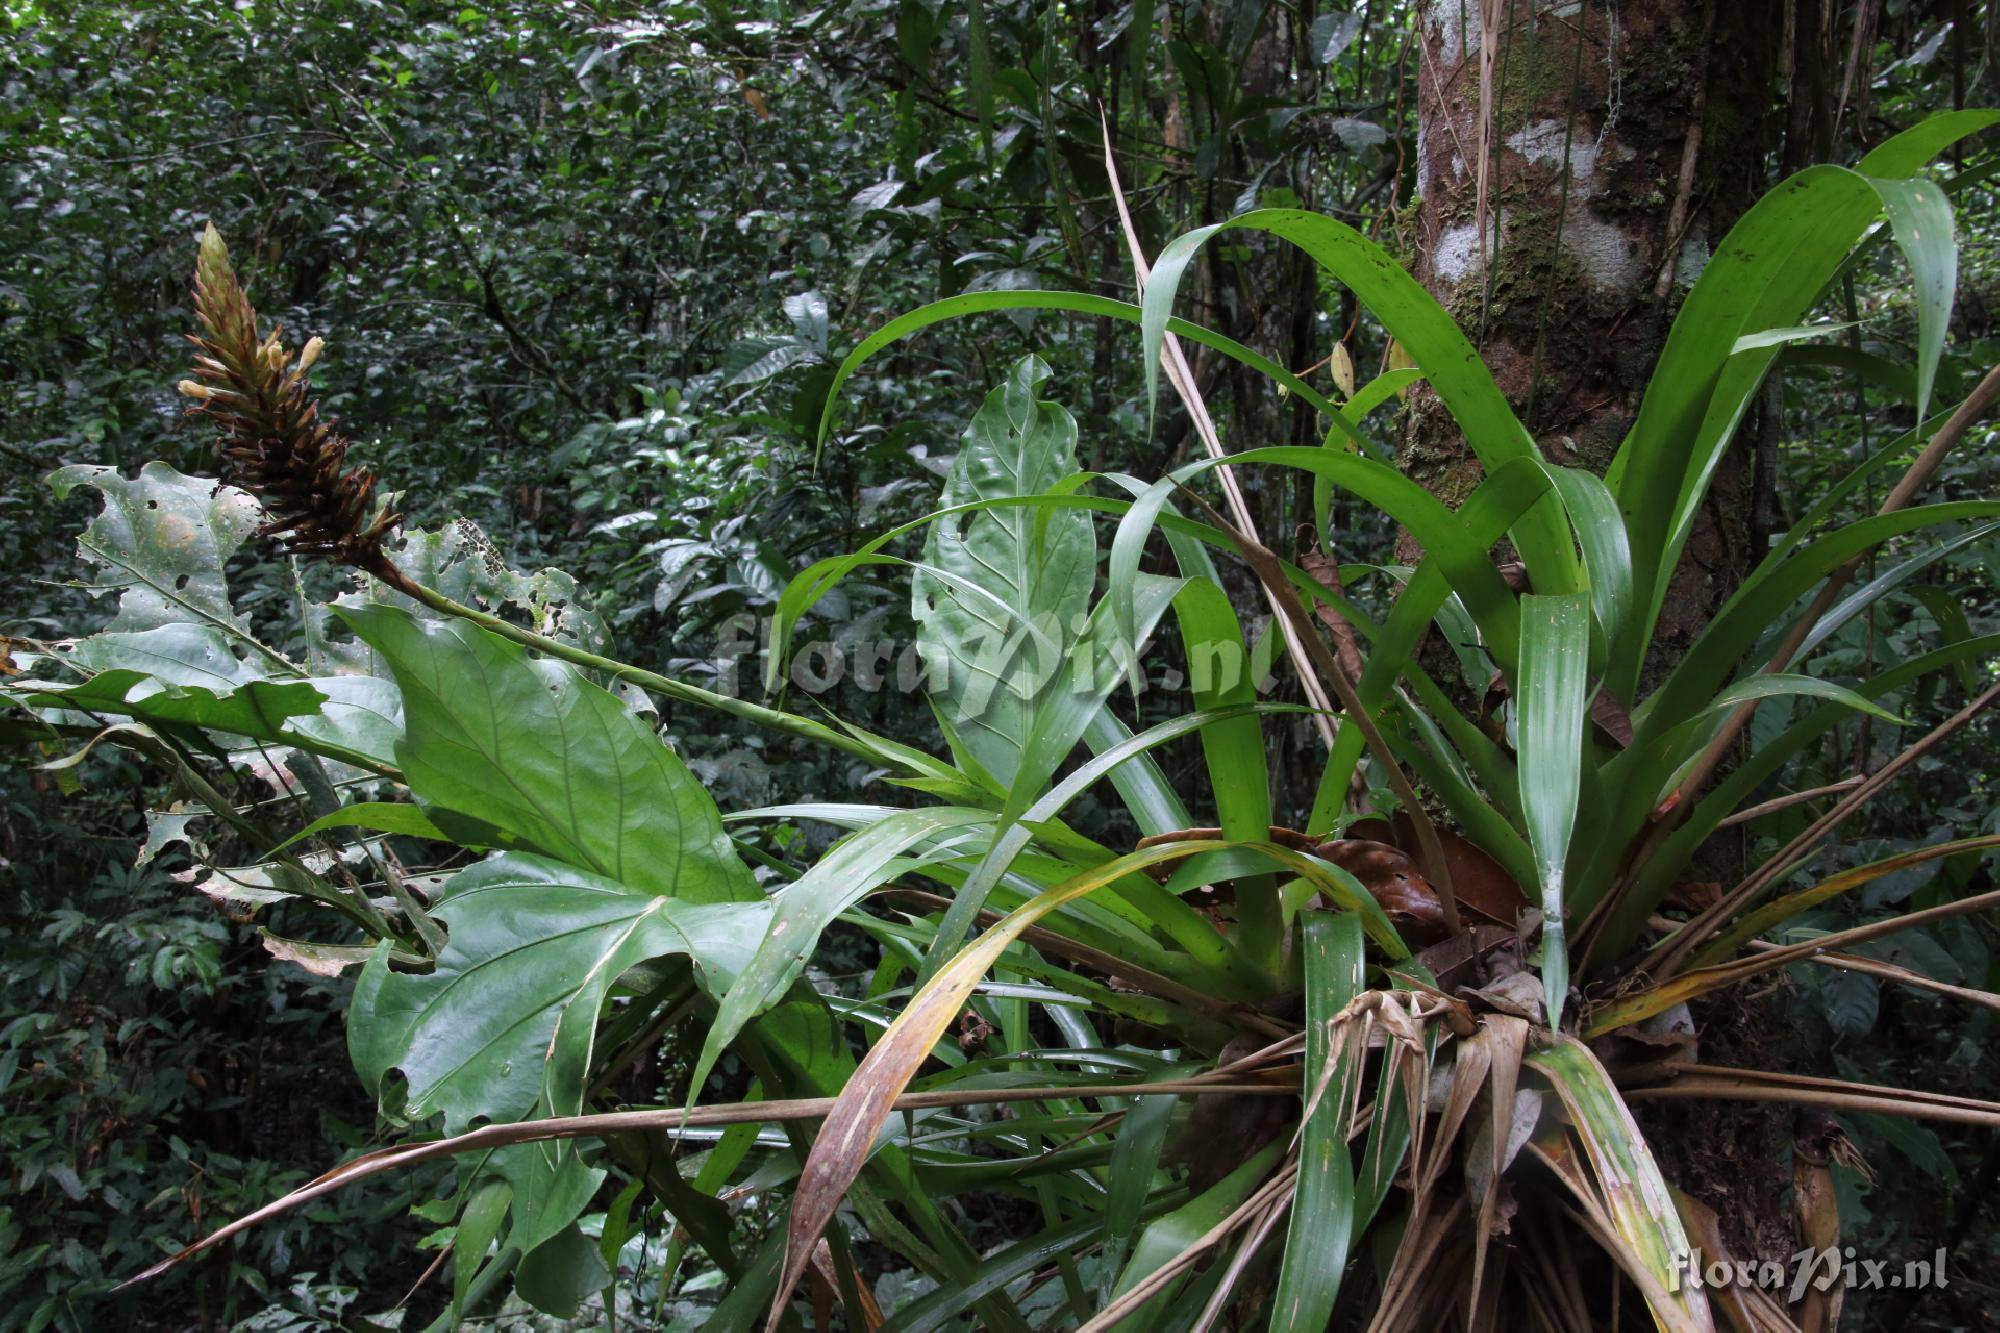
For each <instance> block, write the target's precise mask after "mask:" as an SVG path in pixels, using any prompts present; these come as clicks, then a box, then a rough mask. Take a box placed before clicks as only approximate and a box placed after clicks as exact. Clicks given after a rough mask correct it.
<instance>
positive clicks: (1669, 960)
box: [1645, 684, 2000, 976]
mask: <svg viewBox="0 0 2000 1333" xmlns="http://www.w3.org/2000/svg"><path fill="white" fill-rule="evenodd" d="M1995 699H2000V684H1995V685H1993V686H1992V687H1991V688H1989V689H1988V690H1987V691H1986V692H1985V693H1984V694H1982V695H1980V696H1979V697H1978V698H1976V699H1974V700H1973V701H1972V702H1971V703H1969V704H1967V705H1966V706H1965V707H1964V708H1961V709H1960V710H1959V711H1958V712H1956V713H1954V714H1952V715H1951V716H1950V717H1948V718H1946V719H1945V720H1944V721H1943V722H1940V723H1939V724H1938V725H1937V726H1936V727H1934V728H1933V729H1932V730H1931V732H1930V734H1929V735H1927V736H1925V737H1924V738H1923V739H1921V740H1919V741H1917V742H1915V743H1914V744H1912V745H1910V746H1909V747H1908V748H1906V749H1905V750H1904V751H1903V752H1902V753H1901V754H1899V755H1897V756H1896V757H1895V758H1894V759H1891V760H1890V761H1889V762H1888V763H1886V764H1884V765H1882V767H1881V768H1879V769H1877V770H1875V772H1873V773H1871V774H1869V775H1868V777H1867V778H1866V779H1864V780H1863V781H1861V782H1859V783H1857V784H1856V785H1855V787H1854V789H1853V790H1852V791H1850V792H1848V793H1847V795H1845V796H1843V797H1842V798H1841V799H1840V800H1838V801H1836V802H1835V803H1834V805H1833V808H1832V809H1830V810H1828V811H1827V812H1826V813H1825V814H1823V815H1821V816H1820V817H1819V818H1818V819H1815V820H1814V821H1813V822H1812V823H1811V824H1808V825H1807V826H1806V828H1805V830H1804V831H1803V832H1801V833H1800V834H1799V835H1798V836H1797V837H1796V838H1793V839H1792V840H1791V841H1790V842H1789V843H1787V844H1786V845H1785V846H1784V847H1783V848H1781V849H1780V850H1779V851H1778V852H1776V853H1775V854H1774V855H1772V856H1771V857H1770V858H1769V859H1767V860H1766V861H1765V862H1764V863H1763V864H1762V865H1760V866H1758V867H1757V868H1756V869H1755V870H1753V871H1751V872H1750V873H1749V874H1748V875H1746V876H1744V878H1743V880H1742V881H1741V882H1740V883H1738V884H1737V885H1736V887H1735V888H1733V889H1731V890H1729V892H1727V893H1725V894H1723V895H1722V896H1721V897H1720V898H1717V899H1716V900H1715V901H1714V902H1713V903H1711V904H1709V905H1708V906H1707V907H1706V908H1704V909H1703V910H1702V912H1701V913H1700V915H1698V916H1696V917H1695V918H1694V919H1693V920H1691V921H1689V922H1688V924H1687V927H1686V929H1684V930H1681V931H1679V932H1678V933H1676V934H1674V935H1673V936H1671V937H1669V938H1668V939H1667V940H1665V941H1663V942H1662V943H1660V944H1659V945H1657V946H1655V947H1654V949H1653V951H1652V953H1651V954H1650V955H1648V960H1647V963H1646V964H1645V968H1646V970H1647V971H1649V972H1651V973H1653V974H1655V975H1660V976H1670V975H1672V974H1673V973H1674V972H1676V971H1678V970H1679V969H1680V968H1681V967H1682V966H1683V965H1684V964H1685V963H1686V962H1687V959H1688V956H1689V955H1690V954H1691V953H1693V952H1694V950H1695V949H1696V948H1697V947H1698V946H1699V945H1700V944H1701V943H1702V942H1703V941H1704V940H1706V939H1707V938H1708V937H1709V936H1710V935H1712V934H1714V933H1715V931H1716V930H1718V929H1719V928H1720V927H1721V926H1722V924H1723V923H1724V922H1725V921H1728V920H1729V919H1730V918H1731V917H1733V916H1735V915H1736V914H1737V913H1739V912H1741V911H1742V910H1743V909H1745V908H1746V907H1748V906H1749V905H1750V904H1751V903H1752V902H1754V901H1756V899H1757V896H1758V895H1759V894H1761V893H1762V892H1763V891H1764V890H1765V889H1767V888H1769V887H1770V886H1771V885H1773V884H1775V883H1777V882H1778V881H1779V880H1780V879H1783V878H1784V877H1785V876H1786V875H1789V874H1790V873H1791V872H1792V871H1794V870H1796V869H1797V868H1798V866H1799V865H1800V863H1801V859H1802V858H1803V857H1804V856H1805V854H1806V853H1807V852H1808V851H1810V850H1811V849H1812V848H1813V847H1814V846H1815V845H1817V844H1818V843H1819V841H1820V839H1822V838H1824V837H1826V835H1827V834H1829V833H1831V832H1833V831H1834V830H1835V829H1836V828H1838V827H1840V825H1841V824H1842V823H1844V822H1845V821H1846V820H1847V818H1848V816H1850V815H1852V814H1853V813H1854V812H1855V811H1856V810H1859V809H1860V808H1861V807H1862V806H1863V805H1865V804H1867V803H1868V801H1870V800H1871V799H1873V797H1874V796H1875V794H1876V793H1877V792H1879V791H1881V790H1882V789H1883V788H1884V787H1886V786H1888V785H1889V784H1890V783H1891V782H1893V781H1895V780H1896V778H1897V777H1899V776H1901V774H1902V773H1903V771H1904V770H1905V769H1907V768H1910V767H1911V766H1912V765H1914V764H1915V763H1916V762H1917V760H1919V759H1921V758H1922V757H1923V756H1924V755H1926V754H1928V753H1929V752H1930V751H1932V750H1933V749H1935V748H1937V747H1938V746H1939V745H1941V744H1942V743H1943V742H1944V741H1945V740H1946V739H1947V738H1949V737H1950V736H1951V735H1952V734H1953V733H1955V732H1957V731H1958V730H1959V729H1960V728H1962V727H1964V726H1965V724H1966V723H1968V722H1970V721H1972V719H1973V718H1975V717H1977V716H1979V714H1980V713H1982V712H1984V711H1985V710H1986V709H1987V708H1988V707H1989V706H1990V705H1991V704H1992V703H1993V701H1994V700H1995Z"/></svg>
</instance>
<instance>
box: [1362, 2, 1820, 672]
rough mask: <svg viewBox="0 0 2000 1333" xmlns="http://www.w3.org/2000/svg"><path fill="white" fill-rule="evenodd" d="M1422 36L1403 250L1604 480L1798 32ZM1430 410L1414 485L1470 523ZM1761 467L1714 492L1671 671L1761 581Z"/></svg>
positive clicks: (1453, 463) (1547, 437) (1652, 5)
mask: <svg viewBox="0 0 2000 1333" xmlns="http://www.w3.org/2000/svg"><path fill="white" fill-rule="evenodd" d="M1482 8H1483V9H1484V10H1485V11H1486V12H1485V16H1484V17H1482ZM1767 10H1768V12H1767ZM1420 25H1421V26H1420V31H1419V33H1418V44H1419V47H1420V50H1419V51H1418V53H1417V54H1418V59H1417V61H1416V66H1417V67H1416V69H1415V71H1414V76H1415V79H1416V85H1417V108H1418V124H1419V133H1418V141H1417V162H1416V174H1417V181H1416V190H1417V194H1416V198H1415V199H1414V201H1413V204H1412V206H1411V208H1409V209H1408V210H1406V211H1405V213H1404V214H1403V215H1402V217H1401V218H1400V219H1399V224H1400V230H1401V233H1402V234H1401V236H1400V238H1399V239H1400V241H1401V244H1402V245H1403V247H1404V249H1405V251H1406V252H1407V253H1410V254H1412V255H1413V256H1414V259H1415V271H1416V275H1417V278H1418V279H1419V281H1421V282H1423V283H1424V284H1425V286H1427V287H1428V288H1429V289H1430V291H1431V292H1432V294H1433V295H1435V296H1436V297H1437V298H1438V299H1439V300H1440V301H1441V302H1443V303H1444V304H1445V306H1446V307H1447V308H1448V309H1450V310H1451V311H1452V312H1453V313H1454V314H1455V315H1456V316H1457V317H1458V321H1459V323H1460V325H1461V327H1463V328H1464V329H1465V331H1466V333H1467V335H1468V336H1469V337H1470V338H1471V339H1472V340H1473V341H1474V343H1475V344H1476V345H1477V346H1478V347H1479V350H1480V353H1481V355H1482V356H1483V357H1484V358H1485V360H1486V363H1487V364H1488V365H1489V366H1490V367H1491V368H1492V370H1493V374H1494V377H1495V378H1496V379H1497V380H1498V381H1499V384H1500V387H1501V388H1502V389H1503V390H1504V391H1505V392H1506V394H1507V395H1508V397H1509V399H1511V400H1512V402H1513V404H1514V407H1515V410H1516V412H1518V413H1519V414H1520V416H1521V419H1522V421H1523V422H1525V423H1526V425H1527V427H1528V429H1529V430H1530V431H1531V432H1533V433H1534V435H1535V436H1536V438H1537V439H1538V440H1539V441H1540V442H1541V444H1542V447H1543V449H1544V450H1545V452H1546V453H1547V454H1548V456H1549V457H1550V458H1551V459H1553V460H1555V461H1556V462H1559V463H1564V464H1568V465H1571V466H1579V467H1587V468H1590V469H1591V470H1593V471H1596V472H1602V471H1603V470H1604V468H1605V467H1606V465H1607V464H1609V463H1610V461H1611V457H1612V454H1613V453H1614V452H1615V451H1616V449H1617V447H1618V443H1619V441H1620V440H1621V439H1622V438H1623V437H1624V435H1625V432H1626V429H1627V428H1628V427H1629V426H1630V424H1631V421H1632V418H1633V416H1634V414H1635V413H1636V412H1637V411H1638V407H1639V401H1640V397H1641V395H1642V393H1643V391H1644V388H1645V384H1646V380H1647V377H1648V375H1649V374H1650V373H1651V370H1652V368H1653V365H1654V362H1655V361H1656V360H1657V359H1658V357H1659V352H1660V347H1661V344H1662V342H1663V341H1664V339H1665V336H1666V330H1667V326H1668V323H1669V322H1670V320H1671V319H1672V316H1673V313H1674V310H1675V309H1676V307H1677V305H1678V303H1679V299H1680V297H1681V295H1682V294H1683V293H1684V292H1685V291H1686V288H1687V285H1688V284H1689V283H1691V282H1692V281H1693V280H1694V278H1695V277H1696V276H1697V275H1698V274H1699V273H1700V271H1701V268H1702V265H1703V263H1704V262H1705V261H1706V259H1707V256H1708V253H1709V248H1710V246H1711V245H1712V244H1713V242H1714V241H1715V240H1716V239H1717V238H1718V237H1720V236H1721V235H1722V233H1723V232H1724V231H1725V230H1727V228H1728V226H1729V224H1730V222H1731V221H1733V220H1734V218H1735V216H1736V214H1737V213H1738V212H1739V211H1740V210H1741V209H1742V207H1743V206H1744V205H1746V204H1747V203H1748V202H1749V201H1750V200H1751V199H1752V198H1754V196H1755V194H1756V192H1757V188H1758V182H1759V180H1760V173H1761V163H1762V144H1763V139H1764V133H1765V128H1766V124H1767V122H1768V121H1769V119H1770V117H1771V114H1772V112H1771V87H1772V83H1771V78H1772V74H1773V73H1774V71H1775V70H1776V69H1777V65H1778V47H1777V43H1778V41H1779V39H1780V33H1781V26H1782V25H1781V22H1780V11H1779V10H1778V9H1777V8H1776V7H1775V6H1765V5H1757V4H1751V5H1733V4H1725V3H1722V2H1721V0H1648V3H1645V4H1631V3H1626V2H1624V0H1586V3H1582V4H1577V3H1563V4H1552V3H1546V2H1545V0H1542V2H1538V0H1426V3H1425V4H1424V5H1423V9H1422V13H1421V20H1420ZM1482 159H1483V160H1484V162H1485V171H1484V173H1483V175H1484V185H1483V189H1482V184H1481V180H1482V173H1481V170H1480V163H1481V161H1482ZM1482 204H1483V207H1482ZM1412 401H1413V403H1414V404H1415V410H1414V412H1413V413H1412V420H1411V423H1410V426H1409V429H1408V433H1407V435H1406V436H1405V458H1406V460H1407V462H1406V466H1407V468H1408V470H1409V471H1410V473H1411V475H1412V476H1414V477H1415V478H1416V479H1417V480H1419V481H1421V482H1422V483H1423V484H1424V485H1425V486H1427V487H1429V488H1430V489H1431V490H1432V491H1434V492H1436V493H1437V494H1439V495H1441V496H1443V497H1444V498H1445V499H1446V500H1447V501H1450V502H1454V503H1455V502H1457V501H1458V500H1459V499H1461V498H1463V496H1464V495H1465V494H1466V493H1467V492H1468V491H1470V490H1471V488H1472V487H1473V486H1474V485H1475V484H1477V482H1478V479H1479V471H1478V464H1477V462H1476V461H1475V460H1474V459H1473V458H1472V456H1471V454H1470V452H1469V451H1468V450H1467V449H1466V447H1465V442H1464V439H1463V438H1462V437H1461V436H1460V435H1459V433H1458V432H1457V430H1456V429H1455V428H1454V427H1453V426H1452V423H1451V420H1450V418H1449V416H1448V415H1447V414H1446V413H1445V412H1444V410H1443V408H1442V405H1441V404H1440V403H1439V402H1438V401H1437V399H1436V398H1435V397H1434V396H1432V395H1430V394H1428V393H1427V392H1419V393H1416V394H1414V395H1412ZM1754 463H1755V460H1754V457H1752V458H1746V457H1744V456H1742V453H1741V452H1740V451H1739V453H1738V454H1737V455H1736V456H1734V457H1732V458H1731V459H1730V460H1729V461H1728V462H1727V463H1726V464H1725V466H1724V469H1723V474H1722V475H1721V476H1719V477H1718V479H1717V485H1716V488H1715V498H1714V500H1713V501H1712V502H1711V504H1710V505H1709V506H1708V508H1707V511H1706V512H1705V513H1704V514H1703V516H1702V519H1701V522H1700V525H1699V527H1698V528H1697V530H1696V532H1695V534H1694V536H1693V539H1692V540H1691V541H1690V542H1689V544H1688V555H1687V559H1686V560H1684V561H1683V563H1682V567H1681V570H1680V571H1679V574H1678V576H1677V582H1676V584H1675V587H1674V591H1673V595H1672V597H1671V599H1670V605H1669V606H1668V608H1667V611H1666V614H1665V616H1664V618H1663V623H1662V625H1661V634H1662V642H1661V648H1662V650H1663V651H1664V652H1666V653H1668V654H1671V653H1672V652H1673V651H1674V650H1675V649H1676V648H1678V647H1680V646H1684V645H1685V643H1686V642H1687V641H1688V639H1689V638H1690V637H1691V635H1692V634H1693V632H1694V631H1696V630H1697V629H1699V627H1700V626H1701V625H1702V624H1703V623H1705V621H1706V619H1707V616H1708V614H1709V613H1710V611H1712V610H1713V608H1714V607H1715V606H1716V605H1717V603H1718V602H1719V601H1720V599H1721V597H1722V596H1723V595H1725V594H1726V593H1727V591H1728V590H1729V589H1730V588H1731V587H1733V586H1734V584H1735V583H1736V582H1737V581H1738V580H1739V579H1740V578H1741V577H1742V574H1743V573H1744V571H1745V570H1746V569H1747V567H1748V562H1749V560H1750V558H1751V552H1752V550H1753V548H1754V546H1755V545H1756V543H1757V541H1758V533H1757V530H1756V527H1757V525H1756V523H1755V521H1754V513H1755V511H1754V506H1753V503H1752V496H1753V494H1754V491H1755V483H1756V482H1757V480H1758V478H1757V476H1756V468H1755V466H1754Z"/></svg>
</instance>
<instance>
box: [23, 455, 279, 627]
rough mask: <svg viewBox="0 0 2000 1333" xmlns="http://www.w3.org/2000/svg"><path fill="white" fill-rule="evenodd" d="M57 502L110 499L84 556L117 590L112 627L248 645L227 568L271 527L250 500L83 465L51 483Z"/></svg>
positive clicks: (222, 490)
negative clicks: (184, 625)
mask: <svg viewBox="0 0 2000 1333" xmlns="http://www.w3.org/2000/svg"><path fill="white" fill-rule="evenodd" d="M48 480H49V486H50V487H51V488H52V489H53V490H54V491H55V493H56V498H57V499H59V500H60V499H65V498H67V497H68V495H69V493H70V492H71V491H73V490H75V489H76V488H77V487H78V486H90V487H94V488H95V489H97V490H98V491H100V492H102V493H103V495H104V510H103V512H102V513H100V514H99V515H98V516H97V518H96V519H95V520H93V521H92V522H91V524H90V526H89V527H87V528H85V529H84V531H83V535H82V536H81V537H79V538H77V547H78V550H79V551H80V553H81V554H82V555H83V558H84V559H85V560H88V561H89V562H90V563H92V564H94V565H96V566H98V567H99V568H101V569H102V570H103V571H104V573H103V582H102V583H101V584H100V585H99V586H100V588H110V589H117V590H118V592H119V597H118V614H117V615H115V616H113V617H112V620H111V624H110V626H109V628H111V629H114V630H147V629H155V628H157V627H159V626H161V625H171V624H176V623H181V622H189V621H192V622H195V623H204V624H212V625H220V626H223V627H225V628H227V629H228V630H231V631H234V632H235V633H236V634H237V635H238V636H242V631H243V629H244V625H243V620H242V618H241V617H239V616H238V615H237V614H236V612H235V611H234V610H233V609H232V608H231V607H230V604H229V584H228V582H227V581H226V580H225V579H224V577H223V572H222V567H223V564H224V562H226V561H227V560H228V559H229V557H230V556H232V555H234V554H235V553H236V549H237V548H238V547H240V546H241V545H242V544H243V541H244V539H245V538H247V537H248V536H249V535H250V534H251V533H252V532H254V531H256V528H257V524H258V523H259V521H260V520H261V519H262V517H263V514H262V511H261V510H259V509H258V507H257V502H256V501H255V500H253V499H251V498H250V496H249V494H248V493H247V492H244V491H239V490H237V489H236V488H235V487H233V486H219V485H217V484H216V483H215V482H213V481H209V480H206V479H204V478H201V477H188V476H183V475H181V474H180V473H179V472H176V471H175V470H174V469H173V468H171V467H169V466H168V465H167V464H165V463H148V464H146V466H145V467H144V468H143V469H141V471H140V473H139V475H138V477H137V478H136V479H134V480H130V481H128V480H126V479H125V478H124V477H121V476H119V475H118V470H117V469H116V468H111V467H98V466H93V465H89V464H83V463H78V464H74V465H72V466H70V467H66V468H60V469H58V470H57V471H55V472H52V473H50V474H49V479H48Z"/></svg>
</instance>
